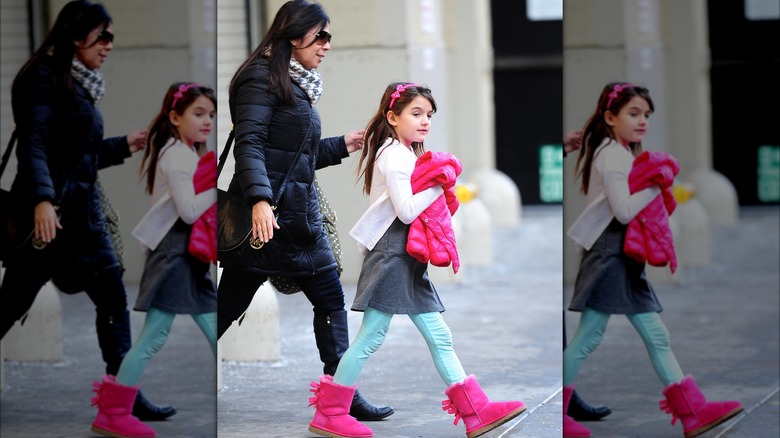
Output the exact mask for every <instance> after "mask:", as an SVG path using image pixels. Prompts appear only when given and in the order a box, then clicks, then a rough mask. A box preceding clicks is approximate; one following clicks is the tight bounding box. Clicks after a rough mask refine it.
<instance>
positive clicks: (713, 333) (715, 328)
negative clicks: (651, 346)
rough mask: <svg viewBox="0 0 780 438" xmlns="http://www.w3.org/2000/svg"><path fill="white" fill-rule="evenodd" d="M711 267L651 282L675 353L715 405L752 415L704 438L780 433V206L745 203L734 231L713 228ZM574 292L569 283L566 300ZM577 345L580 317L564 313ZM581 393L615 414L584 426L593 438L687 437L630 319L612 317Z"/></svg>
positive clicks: (583, 374) (684, 269)
mask: <svg viewBox="0 0 780 438" xmlns="http://www.w3.org/2000/svg"><path fill="white" fill-rule="evenodd" d="M710 232H711V242H710V245H711V259H710V263H709V264H708V265H707V266H701V267H692V266H681V268H680V271H679V274H680V275H679V277H680V278H677V279H675V280H674V282H672V283H658V282H656V283H653V287H654V289H655V291H656V294H657V295H658V298H659V300H660V302H661V305H662V306H663V308H664V310H663V312H661V318H662V319H663V321H664V323H665V324H666V326H667V328H668V329H669V333H670V337H671V345H672V350H673V351H674V353H675V356H676V357H677V360H678V362H679V363H680V366H681V368H682V370H683V372H684V373H686V374H691V375H692V376H693V377H694V378H695V379H696V382H697V383H698V384H699V387H700V388H701V390H702V392H703V393H704V395H705V396H706V397H707V398H708V399H711V400H739V401H741V402H742V404H743V405H744V406H745V412H744V413H743V414H741V415H739V416H737V417H735V418H734V419H732V420H730V421H728V422H726V423H724V424H723V425H721V426H719V427H717V428H715V429H713V430H711V431H709V432H707V433H706V434H704V435H701V437H703V438H715V437H739V438H742V437H745V438H763V437H778V436H780V398H779V396H778V381H779V380H780V333H779V330H780V268H778V267H779V266H780V208H778V207H777V206H767V207H743V208H741V209H740V212H739V223H738V225H737V226H733V227H720V228H711V229H710ZM571 293H572V287H571V285H567V286H566V287H564V303H565V305H566V306H567V307H568V305H569V303H570V301H571ZM565 321H566V331H567V335H568V337H569V339H571V337H572V336H573V335H574V333H575V331H576V329H577V323H578V322H579V313H576V312H569V311H567V312H566V316H565ZM574 384H575V386H576V388H577V393H578V394H580V396H581V397H582V398H583V399H585V400H586V401H587V402H589V403H591V404H593V405H607V406H609V407H610V408H611V409H612V414H611V415H609V416H608V417H606V418H605V419H603V420H602V421H599V422H589V423H584V424H585V425H586V427H588V428H589V429H590V430H591V432H592V434H593V436H594V437H599V438H618V437H620V438H625V437H643V438H656V437H658V438H660V437H675V436H678V437H679V436H682V435H683V433H682V430H683V429H682V426H681V424H680V423H679V422H677V423H676V424H675V425H674V426H671V425H670V423H671V416H670V415H667V414H665V413H664V412H662V411H660V410H659V408H658V402H659V401H660V400H661V399H662V398H663V395H662V394H661V391H662V390H663V385H662V384H661V382H660V381H659V380H658V378H657V377H656V375H655V372H654V371H653V369H652V366H651V365H650V360H649V358H648V356H647V352H646V350H645V348H644V345H643V344H642V341H641V340H640V338H639V335H638V334H637V333H636V331H635V330H634V328H633V327H632V326H631V324H630V323H629V322H628V320H627V319H626V318H625V317H623V316H621V315H614V316H612V318H611V319H610V321H609V325H608V327H607V330H606V333H605V335H604V339H603V341H602V342H601V345H600V346H599V347H598V349H597V350H596V351H595V352H593V353H592V354H591V355H590V356H589V357H588V358H587V359H586V360H585V361H584V362H583V365H582V368H581V369H580V372H579V374H578V375H577V378H576V379H575V382H574Z"/></svg>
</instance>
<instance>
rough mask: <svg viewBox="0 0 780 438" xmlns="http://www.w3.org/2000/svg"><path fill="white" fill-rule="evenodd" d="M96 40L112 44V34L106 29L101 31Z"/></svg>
mask: <svg viewBox="0 0 780 438" xmlns="http://www.w3.org/2000/svg"><path fill="white" fill-rule="evenodd" d="M97 40H98V41H100V42H103V43H106V44H108V43H113V42H114V34H113V33H111V32H110V31H109V30H108V29H103V30H102V31H101V32H100V33H99V34H98V36H97Z"/></svg>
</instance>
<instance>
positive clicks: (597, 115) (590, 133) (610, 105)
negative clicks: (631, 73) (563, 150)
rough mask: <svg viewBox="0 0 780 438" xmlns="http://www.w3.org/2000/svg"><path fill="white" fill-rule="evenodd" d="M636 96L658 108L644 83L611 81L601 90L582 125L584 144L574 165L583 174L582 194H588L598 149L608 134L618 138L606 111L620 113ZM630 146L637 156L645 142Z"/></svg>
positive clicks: (610, 136) (608, 136)
mask: <svg viewBox="0 0 780 438" xmlns="http://www.w3.org/2000/svg"><path fill="white" fill-rule="evenodd" d="M636 96H639V97H641V98H642V99H644V100H645V101H647V104H648V106H650V111H651V112H652V111H655V105H653V99H651V98H650V92H649V91H648V90H647V88H645V87H642V86H639V85H634V84H632V83H629V82H611V83H609V84H607V85H605V86H604V89H603V90H601V95H600V96H599V101H598V104H597V105H596V110H595V111H593V114H592V115H591V116H590V118H589V119H588V122H587V123H585V127H584V128H583V129H582V147H581V148H580V154H579V156H578V157H577V164H576V166H575V167H574V172H575V175H576V176H582V186H581V187H580V191H581V192H582V193H583V194H588V186H589V184H590V170H591V166H592V165H593V160H594V158H595V152H596V149H597V148H598V147H599V146H601V143H602V142H603V141H604V139H605V138H611V139H612V140H617V139H616V138H615V133H614V132H613V131H612V128H611V127H610V126H609V125H608V124H607V121H606V119H605V118H604V114H605V113H606V112H607V111H609V112H610V113H611V114H613V115H615V116H616V115H618V113H620V110H621V109H623V107H624V106H626V104H627V103H628V102H630V101H631V99H633V98H634V97H636ZM628 148H629V150H631V153H632V154H633V155H634V156H637V155H639V154H640V153H641V152H642V143H641V142H636V143H629V144H628Z"/></svg>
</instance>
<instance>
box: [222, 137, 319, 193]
mask: <svg viewBox="0 0 780 438" xmlns="http://www.w3.org/2000/svg"><path fill="white" fill-rule="evenodd" d="M311 125H312V124H311V123H309V128H308V129H306V134H305V135H304V136H303V142H302V143H301V145H300V146H299V147H298V150H297V151H295V156H294V157H293V160H292V163H290V168H289V169H288V170H287V173H285V174H284V179H283V180H282V184H280V185H279V190H277V192H276V196H274V199H273V203H272V204H271V206H272V207H274V208H275V207H276V205H277V204H279V199H281V197H282V193H284V188H285V187H286V186H287V183H288V182H289V181H290V175H291V174H292V170H293V169H294V168H295V165H296V164H297V163H298V157H300V156H301V151H302V150H303V145H304V144H306V138H308V137H309V132H310V131H311ZM234 138H235V131H234V130H233V129H231V130H230V134H228V139H227V143H225V148H224V149H223V150H222V153H221V154H219V164H218V165H217V176H219V174H220V173H221V172H222V166H224V165H225V160H227V156H228V151H230V147H231V146H232V145H233V139H234Z"/></svg>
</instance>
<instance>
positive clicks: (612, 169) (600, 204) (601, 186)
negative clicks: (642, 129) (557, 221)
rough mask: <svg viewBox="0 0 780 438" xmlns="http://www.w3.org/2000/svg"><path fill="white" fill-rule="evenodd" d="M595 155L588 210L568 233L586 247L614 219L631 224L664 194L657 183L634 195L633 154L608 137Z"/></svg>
mask: <svg viewBox="0 0 780 438" xmlns="http://www.w3.org/2000/svg"><path fill="white" fill-rule="evenodd" d="M594 154H595V156H594V158H593V164H592V168H591V172H590V183H589V185H588V195H587V198H586V206H585V210H583V211H582V213H581V214H580V216H579V217H578V218H577V220H576V221H574V223H573V224H572V226H571V227H570V228H569V230H568V232H567V234H568V235H569V237H570V238H571V239H572V240H574V242H576V243H577V244H578V245H579V246H580V247H582V248H584V249H585V250H589V249H590V248H591V247H592V246H593V244H594V243H595V242H596V240H597V239H598V238H599V236H601V233H603V232H604V230H605V229H606V228H607V226H608V225H609V223H610V222H612V219H613V218H616V219H617V220H618V221H620V223H622V224H628V223H629V222H631V220H632V219H634V217H636V215H637V214H639V212H641V211H642V210H643V209H644V208H645V207H646V206H647V204H649V203H650V202H652V201H653V199H655V197H656V196H658V195H660V194H661V189H660V188H659V187H658V186H657V185H654V186H651V187H648V188H646V189H643V190H640V191H639V192H636V193H634V194H633V195H632V194H631V192H630V190H629V186H628V175H629V173H631V168H632V166H633V165H634V155H633V154H632V153H631V151H629V150H628V149H627V148H626V147H625V146H623V145H621V144H620V143H618V142H616V141H614V140H612V139H609V138H607V139H605V140H604V141H603V142H602V143H601V145H600V146H599V147H598V148H596V151H595V152H594Z"/></svg>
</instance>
